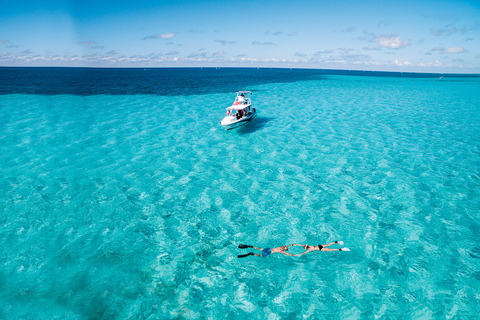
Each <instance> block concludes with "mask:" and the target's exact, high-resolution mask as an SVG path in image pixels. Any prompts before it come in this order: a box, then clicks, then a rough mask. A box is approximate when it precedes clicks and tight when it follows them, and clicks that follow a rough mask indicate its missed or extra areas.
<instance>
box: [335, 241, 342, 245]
mask: <svg viewBox="0 0 480 320" xmlns="http://www.w3.org/2000/svg"><path fill="white" fill-rule="evenodd" d="M335 243H338V244H339V245H341V246H343V241H335Z"/></svg>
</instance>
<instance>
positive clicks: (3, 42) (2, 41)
mask: <svg viewBox="0 0 480 320" xmlns="http://www.w3.org/2000/svg"><path fill="white" fill-rule="evenodd" d="M7 43H10V41H7V40H0V44H7Z"/></svg>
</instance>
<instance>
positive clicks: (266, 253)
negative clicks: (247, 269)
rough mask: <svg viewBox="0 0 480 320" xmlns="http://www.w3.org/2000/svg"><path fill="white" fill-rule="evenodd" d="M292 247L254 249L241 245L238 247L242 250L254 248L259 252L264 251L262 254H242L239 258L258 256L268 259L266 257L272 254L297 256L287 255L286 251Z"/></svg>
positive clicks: (288, 254)
mask: <svg viewBox="0 0 480 320" xmlns="http://www.w3.org/2000/svg"><path fill="white" fill-rule="evenodd" d="M291 246H292V245H289V246H281V247H277V248H263V249H262V248H258V247H254V246H249V245H246V244H240V245H238V247H239V248H240V249H247V248H253V249H257V250H260V251H262V253H261V254H256V253H253V252H250V253H247V254H240V255H238V257H239V258H245V257H248V256H257V257H266V256H269V255H271V254H272V253H283V254H284V255H287V256H295V255H294V254H290V253H287V252H285V251H288V247H291Z"/></svg>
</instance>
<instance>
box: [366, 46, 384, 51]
mask: <svg viewBox="0 0 480 320" xmlns="http://www.w3.org/2000/svg"><path fill="white" fill-rule="evenodd" d="M363 50H367V51H370V50H380V48H379V47H375V46H366V47H363Z"/></svg>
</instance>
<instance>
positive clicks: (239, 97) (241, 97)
mask: <svg viewBox="0 0 480 320" xmlns="http://www.w3.org/2000/svg"><path fill="white" fill-rule="evenodd" d="M244 100H245V96H244V95H243V93H242V94H240V95H239V96H238V101H239V102H240V103H243V101H244Z"/></svg>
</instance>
